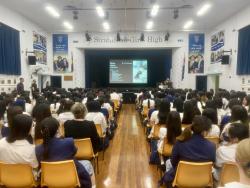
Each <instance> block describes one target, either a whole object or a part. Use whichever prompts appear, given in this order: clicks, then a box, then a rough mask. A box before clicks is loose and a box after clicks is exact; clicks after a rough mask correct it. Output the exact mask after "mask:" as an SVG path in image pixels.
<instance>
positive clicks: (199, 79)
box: [196, 76, 207, 91]
mask: <svg viewBox="0 0 250 188" xmlns="http://www.w3.org/2000/svg"><path fill="white" fill-rule="evenodd" d="M196 90H197V91H207V76H196Z"/></svg>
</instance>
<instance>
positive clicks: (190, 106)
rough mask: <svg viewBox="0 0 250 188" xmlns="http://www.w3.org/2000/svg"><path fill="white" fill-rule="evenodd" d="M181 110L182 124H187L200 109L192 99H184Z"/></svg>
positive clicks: (198, 113)
mask: <svg viewBox="0 0 250 188" xmlns="http://www.w3.org/2000/svg"><path fill="white" fill-rule="evenodd" d="M183 110H184V111H183V118H182V124H186V125H189V124H191V123H192V120H193V118H194V116H195V115H200V111H199V109H198V108H197V106H196V104H194V102H193V100H188V101H186V102H185V103H184V107H183Z"/></svg>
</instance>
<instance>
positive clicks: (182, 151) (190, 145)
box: [160, 116, 216, 188]
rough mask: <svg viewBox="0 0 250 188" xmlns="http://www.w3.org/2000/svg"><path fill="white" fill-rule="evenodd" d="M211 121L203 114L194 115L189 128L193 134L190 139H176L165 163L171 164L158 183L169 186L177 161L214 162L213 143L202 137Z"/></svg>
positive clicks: (214, 149) (209, 126) (214, 148)
mask: <svg viewBox="0 0 250 188" xmlns="http://www.w3.org/2000/svg"><path fill="white" fill-rule="evenodd" d="M211 124H212V123H211V121H210V120H209V119H208V118H207V117H204V116H195V117H194V119H193V123H192V126H191V129H192V131H193V135H192V137H191V138H190V139H188V140H185V141H184V142H182V141H177V142H176V143H175V145H174V147H173V150H172V155H171V157H170V160H169V161H167V163H169V164H170V166H172V167H171V168H169V169H168V170H167V171H166V173H165V175H164V176H163V178H162V180H161V182H160V183H163V182H164V183H165V184H166V185H167V187H168V188H169V187H171V185H172V181H173V180H174V177H175V173H176V169H177V166H178V163H179V162H180V161H181V160H183V161H191V162H208V161H211V162H215V151H216V147H215V144H213V143H211V142H210V141H208V140H207V139H205V138H204V135H205V134H206V132H207V131H209V129H210V128H211Z"/></svg>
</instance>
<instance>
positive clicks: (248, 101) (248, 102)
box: [242, 95, 250, 114]
mask: <svg viewBox="0 0 250 188" xmlns="http://www.w3.org/2000/svg"><path fill="white" fill-rule="evenodd" d="M242 106H244V107H245V108H246V110H247V112H248V114H249V112H250V108H249V106H250V95H247V96H245V97H244V98H243V101H242Z"/></svg>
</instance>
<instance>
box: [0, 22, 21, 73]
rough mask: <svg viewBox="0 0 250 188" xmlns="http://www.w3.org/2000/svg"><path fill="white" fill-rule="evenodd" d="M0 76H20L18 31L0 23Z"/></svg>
mask: <svg viewBox="0 0 250 188" xmlns="http://www.w3.org/2000/svg"><path fill="white" fill-rule="evenodd" d="M0 74H8V75H20V74H21V57H20V36H19V31H17V30H15V29H13V28H11V27H9V26H7V25H5V24H2V23H0Z"/></svg>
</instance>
